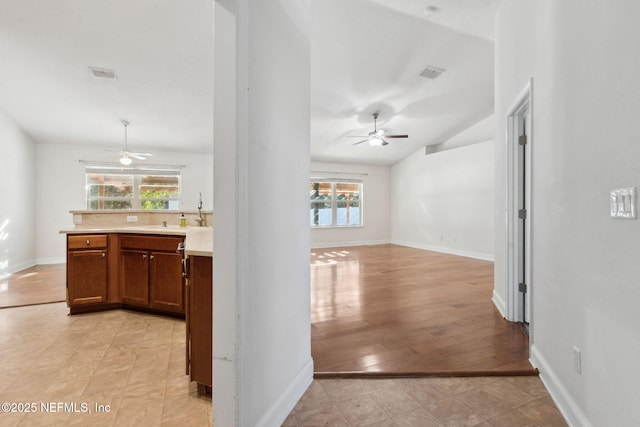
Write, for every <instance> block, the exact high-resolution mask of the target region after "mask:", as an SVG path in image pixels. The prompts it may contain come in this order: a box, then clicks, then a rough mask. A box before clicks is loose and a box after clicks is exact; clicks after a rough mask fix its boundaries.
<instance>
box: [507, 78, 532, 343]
mask: <svg viewBox="0 0 640 427" xmlns="http://www.w3.org/2000/svg"><path fill="white" fill-rule="evenodd" d="M532 83H533V81H532V80H530V81H529V82H528V83H527V85H526V87H525V88H524V90H523V91H522V92H521V94H520V96H518V98H517V100H516V102H515V103H514V106H513V108H511V109H510V110H509V113H508V115H507V156H508V158H507V165H508V167H507V173H508V179H507V218H508V248H509V253H508V277H509V279H508V280H509V288H508V289H509V301H508V320H510V321H513V322H519V323H522V324H523V325H524V327H525V330H526V331H527V333H529V329H530V327H531V323H532V322H531V317H532V313H531V308H532V300H531V294H532V291H533V288H532V272H531V247H532V246H531V240H532V221H531V218H532V197H531V170H532V169H531V165H532V155H531V152H532V149H531V147H532V129H533V127H532Z"/></svg>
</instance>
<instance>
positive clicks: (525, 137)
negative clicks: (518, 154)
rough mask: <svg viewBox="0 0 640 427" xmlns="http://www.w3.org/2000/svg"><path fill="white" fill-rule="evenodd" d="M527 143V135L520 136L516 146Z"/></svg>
mask: <svg viewBox="0 0 640 427" xmlns="http://www.w3.org/2000/svg"><path fill="white" fill-rule="evenodd" d="M526 143H527V135H520V136H519V137H518V144H519V145H526Z"/></svg>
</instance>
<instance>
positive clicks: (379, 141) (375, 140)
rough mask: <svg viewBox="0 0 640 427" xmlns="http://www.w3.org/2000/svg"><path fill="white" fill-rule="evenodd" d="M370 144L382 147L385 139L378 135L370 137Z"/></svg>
mask: <svg viewBox="0 0 640 427" xmlns="http://www.w3.org/2000/svg"><path fill="white" fill-rule="evenodd" d="M369 145H370V146H372V147H382V145H384V141H383V140H382V139H380V138H377V137H374V138H369Z"/></svg>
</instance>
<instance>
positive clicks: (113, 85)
mask: <svg viewBox="0 0 640 427" xmlns="http://www.w3.org/2000/svg"><path fill="white" fill-rule="evenodd" d="M498 2H499V0H426V2H424V1H419V0H349V1H344V0H313V1H312V2H311V3H312V28H311V70H312V71H311V83H312V88H311V117H312V119H311V155H312V159H313V160H324V161H338V162H358V163H372V164H393V163H395V162H397V161H398V160H400V159H402V158H403V157H405V156H406V155H408V154H410V153H411V152H413V151H415V150H416V149H419V148H420V147H422V146H425V145H434V144H438V143H441V142H443V141H446V140H448V139H449V138H450V137H452V136H454V135H456V134H457V133H459V132H460V131H462V130H464V129H466V128H468V127H469V126H471V125H473V124H474V123H476V122H478V121H479V120H481V119H483V118H485V117H487V116H489V115H490V114H491V113H492V111H493V44H492V43H491V42H490V41H489V39H490V38H491V34H492V28H493V15H494V14H495V9H496V7H497V4H498ZM212 5H213V1H212V0H190V1H186V2H178V1H175V0H136V1H130V0H110V1H108V2H104V1H98V0H56V1H41V0H0V11H1V13H0V58H1V60H0V108H2V109H4V110H5V111H6V112H7V113H8V114H9V115H10V116H11V117H13V118H14V119H15V120H16V122H17V123H18V124H19V125H20V126H21V127H22V128H23V129H24V130H25V131H26V132H27V133H28V134H29V135H30V136H31V137H32V138H33V139H34V140H36V141H38V142H42V143H68V144H90V145H97V146H103V147H110V148H115V149H119V148H120V147H121V145H122V144H123V129H122V126H121V124H120V121H121V120H123V119H124V120H128V121H130V122H131V125H130V126H129V145H130V148H132V149H134V150H145V151H153V150H159V151H189V152H202V153H210V152H211V151H212V147H211V146H212V144H211V141H212V139H213V123H212V120H213V105H212V104H213V101H212V99H213V31H212V13H213V11H212ZM429 5H433V6H436V7H437V8H438V11H437V12H436V13H435V14H433V15H431V16H426V15H425V14H424V13H423V10H424V8H425V7H426V6H429ZM427 65H431V66H436V67H440V68H444V69H446V71H445V72H444V73H443V74H442V75H441V76H440V77H438V78H437V79H436V80H428V79H425V78H423V77H420V76H418V74H419V73H420V72H421V71H422V70H423V69H424V68H425V67H426V66H427ZM90 66H94V67H100V68H109V69H114V70H115V71H116V73H117V75H118V78H117V79H116V80H104V79H103V80H100V79H96V78H95V77H93V76H92V75H91V73H90V72H89V67H90ZM375 111H378V112H379V113H380V118H379V120H378V125H379V127H381V128H386V129H389V130H390V131H391V132H394V133H402V134H409V138H408V139H395V140H391V141H393V142H392V144H391V145H389V146H386V147H382V148H377V149H376V148H373V147H370V146H368V145H367V144H360V145H358V146H353V145H352V143H353V142H355V141H357V140H356V139H353V138H347V137H346V135H349V134H359V135H366V134H367V133H368V132H369V131H370V130H372V127H373V121H372V117H371V114H372V113H373V112H375Z"/></svg>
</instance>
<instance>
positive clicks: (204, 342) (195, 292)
mask: <svg viewBox="0 0 640 427" xmlns="http://www.w3.org/2000/svg"><path fill="white" fill-rule="evenodd" d="M212 273H213V262H212V258H211V257H206V256H191V257H189V258H188V271H187V289H188V291H187V293H188V295H189V303H188V307H187V363H188V370H189V373H190V374H191V381H196V382H197V383H198V393H199V394H209V393H211V384H212V377H211V355H212V337H213V334H212V326H213V323H212V314H213V311H212V307H213V299H212V296H213V274H212Z"/></svg>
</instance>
